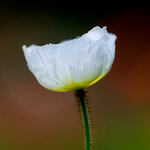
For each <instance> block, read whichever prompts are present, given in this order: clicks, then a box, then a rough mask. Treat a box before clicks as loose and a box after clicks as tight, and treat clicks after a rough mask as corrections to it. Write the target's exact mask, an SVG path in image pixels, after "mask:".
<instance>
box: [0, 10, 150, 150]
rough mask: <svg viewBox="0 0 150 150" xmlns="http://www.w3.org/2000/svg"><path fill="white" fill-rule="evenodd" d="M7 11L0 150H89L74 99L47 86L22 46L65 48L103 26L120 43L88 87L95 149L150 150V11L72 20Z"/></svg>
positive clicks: (0, 35) (1, 51) (2, 37)
mask: <svg viewBox="0 0 150 150" xmlns="http://www.w3.org/2000/svg"><path fill="white" fill-rule="evenodd" d="M1 12H2V13H1V15H0V19H1V25H0V68H1V71H0V81H1V82H0V83H1V84H0V133H1V134H0V149H2V150H14V149H15V150H20V149H21V150H27V149H28V150H41V149H42V150H49V149H51V150H60V149H61V150H63V149H64V150H77V149H78V150H79V149H82V147H83V129H82V125H81V120H80V116H79V112H78V108H77V106H76V105H77V104H76V101H75V99H74V95H73V94H74V93H73V92H67V93H57V92H52V91H48V90H46V89H44V88H43V87H41V86H40V85H39V84H38V82H37V81H36V79H35V78H34V77H33V75H32V74H31V73H30V71H29V70H28V68H27V65H26V61H25V58H24V55H23V52H22V45H24V44H26V45H30V44H37V45H44V44H47V43H51V42H52V43H58V42H60V41H62V40H65V39H70V38H74V37H76V36H79V35H82V34H83V33H85V32H87V31H88V30H89V29H91V28H92V27H93V26H96V25H99V26H100V27H102V26H107V29H108V31H109V32H112V33H115V34H116V35H117V42H116V58H115V62H114V64H113V67H112V69H111V71H110V73H109V74H108V75H107V76H106V77H105V78H104V79H102V80H101V81H100V82H98V83H96V84H95V85H93V86H91V87H89V88H87V89H86V90H87V91H88V96H89V99H90V107H91V110H92V113H91V116H92V118H93V128H95V131H94V133H93V136H94V139H95V140H94V142H95V146H94V147H95V150H100V149H101V150H120V149H121V150H127V149H128V150H149V149H150V143H149V141H150V119H149V118H150V117H149V116H150V92H149V90H150V70H149V65H150V11H149V9H147V8H130V9H123V10H118V11H109V13H103V14H101V15H99V14H97V15H96V17H95V16H94V13H93V14H92V15H89V14H90V13H89V12H88V10H86V12H85V14H82V15H83V16H82V17H81V16H80V14H77V15H75V14H73V15H72V17H71V14H69V12H67V11H66V12H65V11H63V12H61V11H59V12H55V11H52V12H51V11H50V12H48V13H47V12H34V11H29V12H28V11H14V12H12V13H11V11H10V12H6V11H5V10H2V11H1ZM87 12H88V14H87V16H86V17H85V16H84V15H86V13H87ZM95 13H96V12H95ZM88 17H89V19H88ZM82 19H83V20H82Z"/></svg>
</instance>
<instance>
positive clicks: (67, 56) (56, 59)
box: [23, 26, 116, 92]
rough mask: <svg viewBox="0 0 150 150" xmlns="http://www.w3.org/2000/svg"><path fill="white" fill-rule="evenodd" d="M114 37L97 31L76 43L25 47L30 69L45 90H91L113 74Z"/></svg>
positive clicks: (91, 31)
mask: <svg viewBox="0 0 150 150" xmlns="http://www.w3.org/2000/svg"><path fill="white" fill-rule="evenodd" d="M115 40H116V36H115V35H114V34H111V33H108V32H107V30H106V27H103V28H100V27H98V26H97V27H94V28H93V29H91V30H90V31H89V32H88V33H85V34H84V35H82V36H81V37H78V38H75V39H73V40H68V41H64V42H62V43H59V44H47V45H44V46H36V45H31V46H29V47H26V46H23V51H24V54H25V58H26V60H27V64H28V67H29V69H30V71H31V72H32V73H33V75H34V76H35V77H36V79H37V80H38V82H39V83H40V84H41V85H42V86H43V87H45V88H47V89H50V90H53V91H59V92H65V91H75V90H78V89H83V88H85V87H88V86H90V85H92V84H94V83H96V82H97V81H99V80H100V79H101V78H102V77H104V76H105V75H106V74H107V73H108V71H109V70H110V68H111V66H112V63H113V61H114V57H115Z"/></svg>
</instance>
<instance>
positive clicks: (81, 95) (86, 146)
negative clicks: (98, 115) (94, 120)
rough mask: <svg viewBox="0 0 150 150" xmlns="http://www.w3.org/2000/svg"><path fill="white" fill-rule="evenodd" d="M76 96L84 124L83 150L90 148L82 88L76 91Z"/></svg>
mask: <svg viewBox="0 0 150 150" xmlns="http://www.w3.org/2000/svg"><path fill="white" fill-rule="evenodd" d="M76 96H77V98H78V100H79V104H80V108H81V113H82V119H83V125H84V132H85V150H91V135H90V123H89V116H88V111H87V107H86V101H85V92H84V90H83V89H81V90H77V91H76Z"/></svg>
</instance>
